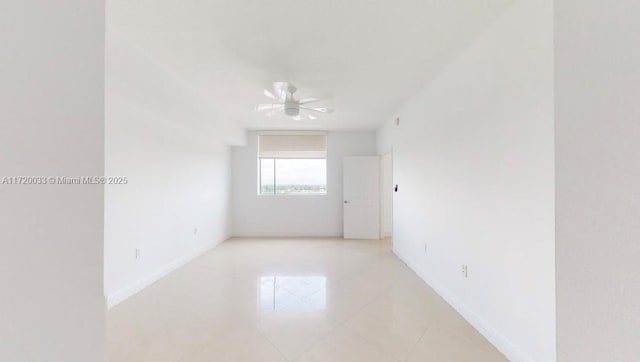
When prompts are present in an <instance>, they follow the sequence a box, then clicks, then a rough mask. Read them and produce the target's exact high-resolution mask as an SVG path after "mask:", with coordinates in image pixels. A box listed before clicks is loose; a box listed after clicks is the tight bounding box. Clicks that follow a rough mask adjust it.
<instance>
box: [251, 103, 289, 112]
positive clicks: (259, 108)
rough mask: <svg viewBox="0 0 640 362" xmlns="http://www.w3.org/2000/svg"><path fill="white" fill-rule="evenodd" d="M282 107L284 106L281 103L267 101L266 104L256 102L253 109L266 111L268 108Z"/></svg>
mask: <svg viewBox="0 0 640 362" xmlns="http://www.w3.org/2000/svg"><path fill="white" fill-rule="evenodd" d="M283 107H284V106H283V105H282V104H275V103H268V104H258V105H257V106H256V108H255V109H256V111H258V112H262V111H268V110H275V109H279V108H283Z"/></svg>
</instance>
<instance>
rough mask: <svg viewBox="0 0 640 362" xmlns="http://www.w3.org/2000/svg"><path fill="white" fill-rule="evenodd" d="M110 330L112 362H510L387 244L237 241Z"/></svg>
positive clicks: (171, 281)
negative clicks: (397, 256)
mask: <svg viewBox="0 0 640 362" xmlns="http://www.w3.org/2000/svg"><path fill="white" fill-rule="evenodd" d="M108 325H109V327H108V351H109V361H110V362H121V361H131V362H146V361H149V362H151V361H153V362H162V361H215V362H221V361H255V362H269V361H328V362H334V361H336V362H340V361H345V362H359V361H362V362H374V361H504V360H505V359H504V357H503V356H502V355H501V354H500V353H499V352H498V351H497V350H496V349H495V348H494V347H493V346H492V345H491V344H489V343H488V342H487V341H486V340H485V339H484V338H483V337H482V336H481V335H480V334H479V333H478V332H477V331H476V330H475V329H473V328H472V327H471V326H470V325H469V324H467V322H466V321H465V320H464V319H462V317H460V316H459V315H458V314H457V313H456V312H455V311H454V310H453V309H452V308H451V307H450V306H449V305H448V304H447V303H446V302H444V301H443V300H442V299H441V298H440V297H439V296H438V295H437V294H435V293H434V292H433V291H432V290H431V289H430V288H429V287H428V286H427V285H426V284H425V283H424V282H423V281H422V280H421V279H419V278H418V277H417V276H416V275H415V274H414V273H413V272H412V271H411V270H410V269H409V268H407V266H406V265H404V264H403V263H402V262H401V261H400V260H398V259H397V258H396V257H395V256H394V255H393V253H392V252H391V251H390V243H389V242H388V241H384V240H381V241H377V240H375V241H355V240H342V239H307V240H303V239H295V240H294V239H236V240H230V241H227V242H225V243H223V244H221V245H220V246H218V247H217V248H215V249H214V250H213V251H211V252H209V253H207V254H206V255H204V256H202V257H200V258H198V259H196V260H195V261H193V262H191V263H189V264H188V265H186V266H185V267H183V268H181V269H180V270H178V271H176V272H174V273H172V274H170V275H168V276H167V277H165V278H163V279H162V280H160V281H158V282H157V283H155V284H154V285H152V286H150V287H149V288H147V289H145V290H144V291H142V292H140V293H139V294H137V295H135V296H133V297H132V298H130V299H129V300H127V301H125V302H123V303H121V304H119V305H118V306H116V307H114V308H112V309H111V310H110V311H109V313H108Z"/></svg>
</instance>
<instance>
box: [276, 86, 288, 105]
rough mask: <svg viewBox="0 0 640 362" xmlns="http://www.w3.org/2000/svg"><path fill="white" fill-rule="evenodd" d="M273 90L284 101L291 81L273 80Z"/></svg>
mask: <svg viewBox="0 0 640 362" xmlns="http://www.w3.org/2000/svg"><path fill="white" fill-rule="evenodd" d="M273 91H274V94H275V96H276V97H277V99H278V100H280V101H282V102H284V101H285V100H286V99H287V92H288V91H289V83H287V82H273Z"/></svg>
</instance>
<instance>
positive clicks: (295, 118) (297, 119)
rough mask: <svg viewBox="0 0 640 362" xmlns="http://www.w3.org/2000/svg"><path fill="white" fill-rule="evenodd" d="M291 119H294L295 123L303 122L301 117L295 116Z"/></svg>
mask: <svg viewBox="0 0 640 362" xmlns="http://www.w3.org/2000/svg"><path fill="white" fill-rule="evenodd" d="M291 118H292V119H293V120H294V121H299V120H301V119H302V117H300V115H297V116H293V117H291Z"/></svg>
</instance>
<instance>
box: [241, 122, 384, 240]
mask: <svg viewBox="0 0 640 362" xmlns="http://www.w3.org/2000/svg"><path fill="white" fill-rule="evenodd" d="M257 139H258V137H257V134H256V132H251V133H250V134H249V140H248V145H247V146H246V147H233V148H232V169H233V218H232V220H233V235H234V236H341V235H342V205H343V203H342V202H343V201H344V200H343V199H342V160H343V158H344V157H345V156H364V155H375V154H376V135H375V133H374V132H329V133H328V135H327V195H306V196H303V195H281V196H278V195H276V196H274V195H270V196H260V195H258V193H257V180H258V150H257Z"/></svg>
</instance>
